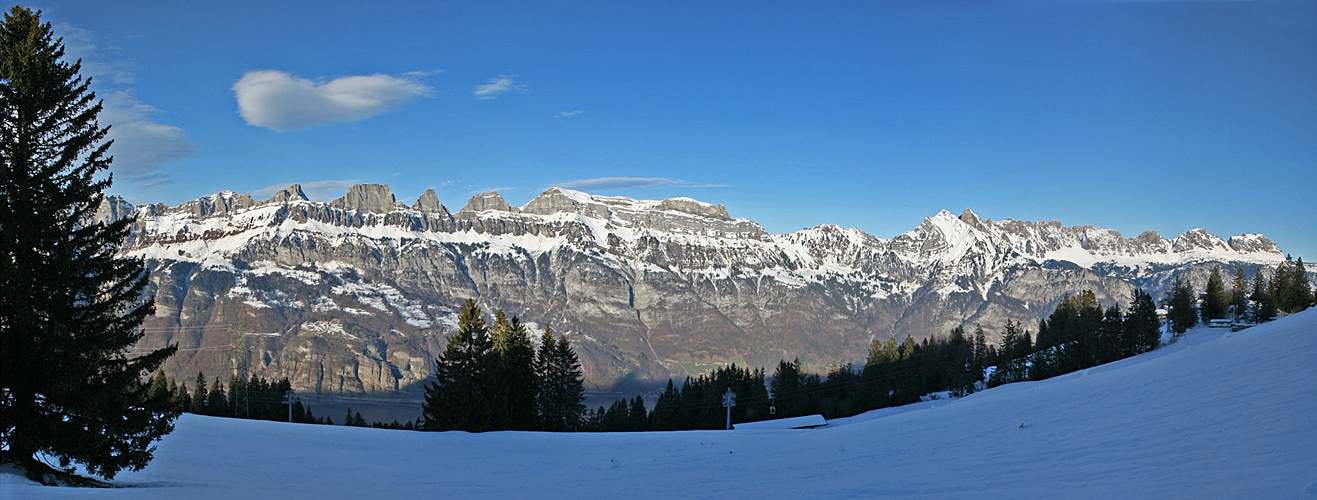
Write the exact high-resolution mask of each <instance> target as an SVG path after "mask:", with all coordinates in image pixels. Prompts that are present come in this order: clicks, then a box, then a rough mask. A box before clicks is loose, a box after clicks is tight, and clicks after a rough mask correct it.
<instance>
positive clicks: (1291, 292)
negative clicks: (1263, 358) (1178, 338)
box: [1166, 255, 1317, 334]
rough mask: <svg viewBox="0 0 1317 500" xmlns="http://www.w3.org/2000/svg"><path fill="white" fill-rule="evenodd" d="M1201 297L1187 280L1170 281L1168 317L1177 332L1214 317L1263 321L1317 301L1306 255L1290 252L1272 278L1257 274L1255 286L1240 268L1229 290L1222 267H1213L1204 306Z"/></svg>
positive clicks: (1254, 281)
mask: <svg viewBox="0 0 1317 500" xmlns="http://www.w3.org/2000/svg"><path fill="white" fill-rule="evenodd" d="M1198 300H1199V296H1198V294H1197V293H1196V292H1195V291H1194V288H1193V286H1192V285H1190V284H1189V282H1188V281H1186V280H1182V279H1180V278H1176V279H1175V282H1174V283H1172V284H1171V289H1170V291H1169V293H1168V295H1167V299H1166V305H1167V306H1169V307H1168V311H1167V319H1168V320H1169V321H1170V323H1171V330H1172V331H1174V332H1175V333H1176V334H1180V333H1184V332H1185V331H1187V330H1188V329H1190V328H1193V327H1194V326H1196V325H1197V324H1198V322H1199V320H1202V322H1204V323H1206V322H1209V321H1211V320H1214V319H1233V320H1235V321H1241V322H1243V321H1247V322H1253V323H1263V322H1266V321H1270V320H1271V319H1272V318H1273V317H1275V316H1276V314H1278V313H1279V312H1284V313H1286V314H1293V313H1296V312H1299V311H1302V310H1304V309H1307V308H1308V307H1309V306H1312V305H1313V304H1314V303H1317V296H1314V293H1313V290H1312V287H1311V285H1310V284H1309V282H1308V272H1307V267H1305V266H1304V264H1303V258H1302V257H1300V258H1298V259H1297V260H1296V259H1294V258H1292V257H1291V256H1288V255H1287V256H1285V261H1284V262H1281V263H1280V265H1279V266H1278V267H1277V268H1276V272H1275V273H1274V274H1273V275H1272V277H1271V280H1270V281H1268V280H1267V277H1266V276H1263V274H1262V273H1261V272H1257V273H1254V274H1253V283H1252V286H1250V285H1249V281H1248V277H1247V276H1246V275H1245V274H1244V270H1243V269H1240V270H1238V271H1236V272H1235V276H1234V279H1233V280H1232V281H1231V286H1230V288H1229V289H1227V288H1226V285H1225V280H1224V279H1223V277H1222V276H1221V271H1220V269H1215V268H1214V269H1212V273H1211V274H1210V275H1209V276H1208V278H1207V286H1206V288H1205V289H1204V292H1203V295H1202V304H1201V305H1200V304H1198Z"/></svg>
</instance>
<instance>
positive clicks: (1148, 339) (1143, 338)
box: [1122, 289, 1161, 356]
mask: <svg viewBox="0 0 1317 500" xmlns="http://www.w3.org/2000/svg"><path fill="white" fill-rule="evenodd" d="M1124 326H1125V338H1124V341H1125V347H1124V349H1122V351H1123V354H1124V355H1125V356H1133V355H1135V354H1139V353H1143V352H1148V351H1151V350H1153V349H1156V348H1157V345H1158V344H1160V343H1161V321H1159V320H1158V319H1157V305H1156V304H1153V303H1152V296H1151V295H1148V294H1147V293H1144V291H1143V290H1141V289H1135V290H1134V298H1133V300H1131V301H1130V307H1129V315H1128V316H1127V317H1126V318H1125V325H1124Z"/></svg>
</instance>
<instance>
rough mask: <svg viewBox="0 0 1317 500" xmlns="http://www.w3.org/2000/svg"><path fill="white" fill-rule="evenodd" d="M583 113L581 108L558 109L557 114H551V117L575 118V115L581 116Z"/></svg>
mask: <svg viewBox="0 0 1317 500" xmlns="http://www.w3.org/2000/svg"><path fill="white" fill-rule="evenodd" d="M584 113H585V112H584V111H581V110H579V109H577V110H573V111H559V112H558V114H555V115H553V117H554V118H576V117H578V116H581V115H582V114H584Z"/></svg>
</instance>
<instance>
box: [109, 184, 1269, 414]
mask: <svg viewBox="0 0 1317 500" xmlns="http://www.w3.org/2000/svg"><path fill="white" fill-rule="evenodd" d="M134 211H135V213H136V214H137V216H138V222H137V224H136V226H135V232H134V234H133V236H132V238H131V241H130V244H129V246H128V248H127V249H126V253H127V254H129V255H133V256H138V257H143V258H146V259H148V261H149V265H150V266H151V268H152V271H153V277H152V284H153V288H152V290H153V291H154V292H155V293H156V304H157V315H156V316H155V317H153V318H151V319H150V320H149V321H148V323H147V325H146V326H147V329H148V331H149V332H151V334H150V335H149V336H148V338H147V339H145V340H144V341H143V347H156V346H160V345H164V343H166V342H177V343H180V347H181V348H182V349H183V350H182V351H181V352H180V354H179V355H178V356H175V357H173V358H171V360H170V361H169V362H168V364H167V365H166V366H165V370H166V371H167V372H168V373H169V374H171V375H175V376H178V377H189V378H190V377H192V376H194V374H195V373H196V372H197V371H205V372H207V373H208V374H210V375H212V376H213V375H221V376H223V375H226V374H227V373H230V372H231V370H232V368H233V366H234V357H235V356H240V354H235V353H234V352H233V350H232V349H229V350H227V351H226V350H225V349H224V347H226V346H234V345H237V341H236V336H237V335H238V334H239V333H240V332H253V333H261V334H264V335H261V336H260V340H259V342H257V344H258V345H255V346H254V347H255V349H256V350H254V351H252V352H251V353H250V354H248V356H250V358H249V361H250V362H251V365H252V366H253V368H254V369H255V370H256V372H257V373H259V374H262V375H264V376H267V377H272V378H277V377H282V376H287V377H289V378H290V379H291V380H292V382H293V385H294V387H295V388H297V389H299V390H303V391H318V392H343V391H346V392H390V391H397V390H403V389H407V388H409V387H411V388H415V387H416V386H417V385H419V384H420V383H422V381H423V379H424V378H425V377H428V376H429V361H428V360H430V359H433V357H434V356H435V355H436V354H438V352H439V347H440V346H441V345H442V343H443V338H444V337H445V336H446V335H447V334H449V333H451V329H450V328H451V325H452V324H453V317H454V311H455V307H456V306H458V305H460V304H461V303H462V302H463V301H464V300H465V299H467V298H468V297H472V298H476V299H477V300H478V301H479V302H480V304H481V305H482V306H483V307H485V308H487V309H494V308H502V309H505V310H507V311H509V312H511V313H513V314H517V315H519V316H520V317H521V318H522V319H523V320H527V321H529V322H531V323H534V324H535V326H536V327H538V328H542V327H543V325H552V326H553V327H554V329H555V330H556V331H559V332H566V333H567V334H568V337H569V338H571V339H572V342H573V344H574V345H575V346H576V348H577V351H578V352H579V353H581V355H582V358H583V359H582V362H583V365H584V367H585V370H586V376H587V379H588V382H590V384H591V385H592V386H594V387H600V388H606V387H611V386H614V385H616V384H620V383H628V382H641V383H643V382H661V381H665V380H666V379H667V378H668V377H670V376H676V377H681V376H684V375H691V374H696V373H699V372H700V371H702V370H704V369H707V368H709V367H712V366H717V365H723V364H727V363H731V362H736V363H738V364H742V365H746V364H748V365H750V366H772V365H773V364H774V363H776V362H777V360H779V359H783V358H785V359H791V358H793V357H796V356H799V357H800V358H801V359H802V361H804V362H805V363H806V364H807V365H810V366H824V365H827V364H832V363H845V362H851V361H858V360H861V359H862V358H863V357H864V355H865V353H866V352H867V349H868V345H869V342H870V340H871V339H874V338H886V337H887V336H889V335H893V336H897V337H901V336H904V335H911V336H915V337H917V338H920V337H925V336H929V335H934V334H945V333H946V332H947V331H948V330H949V329H950V328H952V327H954V326H956V325H960V324H962V323H971V324H972V323H981V324H983V325H984V326H985V327H986V328H987V329H988V330H989V332H991V334H995V333H996V331H997V329H998V328H997V325H1000V324H1001V323H1003V322H1004V321H1005V320H1006V319H1014V320H1017V321H1021V322H1023V323H1024V324H1027V325H1032V324H1036V323H1037V320H1038V318H1039V317H1041V316H1042V315H1043V314H1046V312H1047V311H1048V310H1050V308H1051V307H1052V306H1053V305H1054V304H1055V303H1056V301H1057V300H1059V298H1060V297H1061V296H1062V295H1064V294H1066V293H1077V292H1079V291H1081V290H1084V289H1092V290H1093V291H1094V292H1095V293H1097V296H1098V298H1099V300H1102V301H1104V302H1105V303H1106V304H1114V303H1125V302H1127V301H1128V300H1129V296H1130V292H1131V291H1132V289H1133V288H1134V287H1136V286H1137V287H1143V288H1145V289H1146V290H1148V291H1149V292H1151V293H1152V294H1153V295H1154V296H1157V297H1159V296H1161V290H1162V289H1163V288H1164V286H1165V284H1166V283H1167V282H1168V281H1169V280H1171V279H1172V278H1173V277H1175V276H1186V277H1188V278H1189V279H1190V280H1191V281H1193V282H1195V283H1196V284H1197V286H1199V288H1201V286H1202V283H1203V282H1204V281H1205V279H1206V274H1207V272H1208V270H1209V269H1210V268H1211V267H1214V266H1219V267H1221V268H1222V269H1223V271H1225V272H1228V273H1233V272H1234V271H1236V270H1243V271H1245V272H1246V273H1247V274H1249V275H1251V274H1253V273H1255V272H1262V273H1264V274H1266V273H1269V272H1270V266H1272V265H1274V264H1276V263H1277V262H1279V261H1280V260H1282V259H1283V254H1281V252H1280V249H1278V248H1276V245H1275V244H1274V243H1272V242H1271V241H1269V240H1267V239H1266V238H1265V237H1262V236H1260V235H1240V236H1236V237H1233V238H1230V239H1229V240H1225V239H1222V238H1219V237H1216V236H1213V235H1210V234H1208V233H1206V232H1205V231H1203V230H1193V231H1189V232H1187V233H1185V234H1184V235H1181V236H1179V237H1177V238H1173V239H1165V238H1162V237H1160V236H1158V235H1157V234H1155V233H1151V232H1148V233H1144V234H1142V235H1140V236H1138V237H1135V238H1123V237H1122V236H1121V235H1120V234H1119V233H1117V232H1115V231H1112V230H1108V229H1101V228H1094V227H1088V226H1074V227H1066V226H1062V225H1061V224H1060V223H1057V222H1024V221H1014V220H1010V219H1007V220H1004V221H993V220H989V219H982V218H980V217H978V216H977V215H976V214H974V213H973V212H971V211H969V210H966V211H965V212H964V213H962V214H961V215H960V216H955V215H953V214H951V213H950V212H947V211H942V212H940V213H938V214H936V215H934V216H932V217H929V218H927V219H925V220H924V221H923V222H922V223H921V224H920V225H919V226H918V227H916V228H915V229H913V230H911V231H909V232H906V233H903V234H901V235H898V236H896V237H893V238H890V239H883V238H876V237H874V236H871V235H869V234H866V233H864V232H863V231H860V230H858V229H855V228H850V229H845V228H841V227H838V226H834V225H821V226H818V227H814V228H808V229H804V230H801V231H797V232H794V233H789V234H770V233H768V232H767V231H765V230H764V229H763V228H762V227H761V226H760V225H759V224H757V223H755V222H753V221H750V220H747V219H744V218H732V217H731V216H730V215H729V214H728V211H727V209H726V208H725V207H723V206H722V205H715V204H710V203H704V202H700V201H696V200H692V199H690V198H671V199H666V200H636V199H631V198H626V197H617V196H597V195H591V194H587V193H582V192H579V191H572V190H568V189H559V188H551V189H549V190H547V191H545V192H544V193H543V194H541V195H540V196H538V197H536V198H535V199H533V200H531V201H530V202H528V203H527V204H525V205H524V206H521V207H513V206H510V205H509V204H508V203H507V202H506V201H505V200H504V199H503V198H502V197H501V196H499V195H498V194H497V193H485V194H481V195H478V196H475V197H472V198H471V199H470V200H469V201H467V203H466V205H465V207H464V208H463V209H462V210H459V211H457V212H456V213H453V212H450V211H449V210H448V209H447V208H446V207H445V206H444V205H443V204H442V203H440V202H439V200H438V199H437V198H436V197H435V195H434V193H433V191H427V192H426V193H425V194H423V195H422V196H420V197H419V198H418V199H417V201H416V202H415V203H414V204H413V205H412V206H411V207H408V206H405V205H403V204H402V203H399V202H398V201H397V200H396V199H395V198H394V196H393V194H392V192H391V191H390V190H389V188H388V187H387V186H383V185H378V184H372V185H357V186H352V187H351V188H350V189H349V190H348V192H347V193H346V194H345V195H344V197H343V198H340V199H338V200H335V201H332V202H328V203H320V202H312V201H309V200H307V199H306V197H305V196H304V195H303V194H302V192H301V189H300V188H299V187H298V186H291V187H289V188H288V189H286V190H284V191H282V192H280V193H279V194H277V195H275V196H274V197H272V198H270V199H268V200H265V201H257V200H254V199H252V198H251V197H250V196H248V195H241V194H236V193H233V192H221V193H218V194H215V195H211V196H207V197H204V198H201V199H199V200H195V201H191V202H187V203H184V204H182V205H179V206H177V207H165V206H162V205H149V206H143V207H135V208H134V207H131V206H128V205H127V204H126V203H124V202H123V201H122V200H120V199H109V200H107V202H106V204H105V205H104V206H103V207H102V211H101V212H100V214H101V216H102V217H105V218H117V217H122V216H124V215H126V214H128V213H132V212H134ZM446 328H449V329H446Z"/></svg>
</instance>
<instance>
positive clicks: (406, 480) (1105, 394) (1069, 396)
mask: <svg viewBox="0 0 1317 500" xmlns="http://www.w3.org/2000/svg"><path fill="white" fill-rule="evenodd" d="M1314 450H1317V310H1310V311H1307V312H1304V313H1300V314H1297V315H1294V316H1291V317H1288V318H1285V319H1282V320H1278V321H1275V322H1272V323H1269V324H1265V325H1261V326H1257V327H1254V328H1251V329H1248V330H1244V331H1241V332H1236V333H1230V332H1227V331H1222V330H1220V329H1206V328H1204V329H1199V330H1196V331H1193V332H1191V333H1190V334H1189V335H1187V336H1186V337H1185V338H1183V339H1182V340H1180V342H1178V343H1176V344H1174V345H1171V346H1169V347H1165V348H1162V349H1160V350H1158V351H1155V352H1152V353H1148V354H1145V355H1142V356H1138V357H1135V358H1130V359H1126V360H1122V361H1119V362H1116V363H1112V364H1109V365H1105V366H1101V367H1096V368H1093V369H1089V370H1085V371H1083V372H1077V373H1073V374H1070V375H1066V376H1063V377H1058V378H1055V379H1052V380H1046V381H1042V382H1032V383H1021V384H1013V385H1008V386H1003V387H999V388H996V389H991V390H988V391H984V392H980V393H978V394H974V395H972V396H969V397H966V398H963V399H959V400H953V401H929V402H924V403H920V404H918V405H912V406H907V407H901V408H890V409H885V410H878V411H874V412H870V413H866V414H864V415H860V416H857V417H855V418H852V419H843V420H840V421H836V422H834V425H833V426H831V427H829V428H825V429H818V430H763V431H731V432H727V431H700V432H664V433H631V434H625V433H622V434H550V433H526V432H494V433H486V434H467V433H460V432H450V433H419V432H408V431H388V430H374V429H362V428H347V427H335V426H317V425H288V424H280V423H274V422H253V421H242V420H230V419H219V418H210V417H198V416H193V415H185V416H183V417H182V418H181V419H179V421H178V430H176V431H175V432H174V433H173V434H171V435H170V436H168V437H166V438H165V439H164V440H163V441H162V442H161V443H160V447H159V451H158V452H157V454H156V460H155V461H154V462H153V463H152V464H151V465H150V466H149V467H147V468H146V469H145V470H143V471H141V472H138V473H131V474H127V473H126V474H122V475H120V477H119V478H118V479H117V480H116V482H118V483H120V484H123V485H126V486H132V487H130V488H122V489H113V490H91V489H74V488H47V487H41V486H36V485H34V484H33V483H30V482H27V481H26V480H25V479H22V478H20V477H17V476H14V475H12V474H11V475H0V481H2V482H0V492H2V494H0V496H3V497H5V498H84V497H95V498H135V499H136V498H145V499H153V498H162V499H163V498H168V499H174V498H285V497H294V498H361V497H365V498H419V497H438V498H531V497H535V498H619V497H628V498H719V499H725V498H756V497H758V498H768V497H795V498H992V497H1007V498H1057V497H1063V498H1128V497H1138V498H1167V497H1170V498H1289V497H1296V496H1304V497H1309V498H1317V451H1314Z"/></svg>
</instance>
